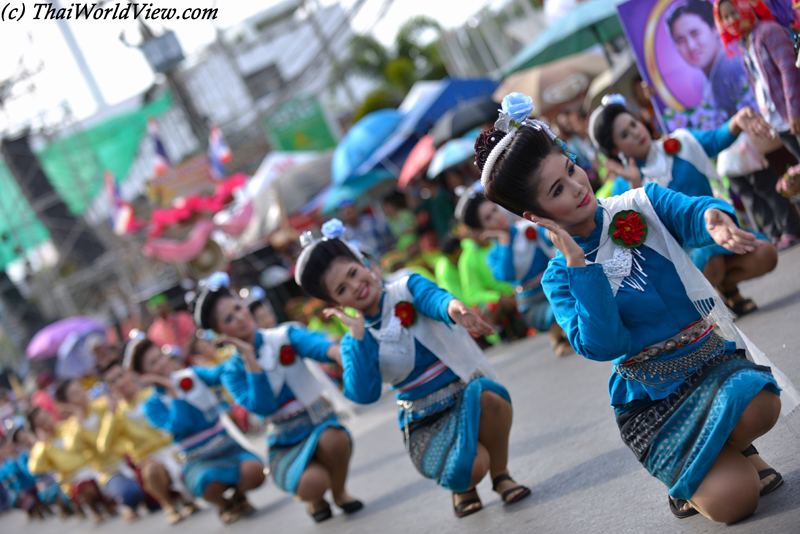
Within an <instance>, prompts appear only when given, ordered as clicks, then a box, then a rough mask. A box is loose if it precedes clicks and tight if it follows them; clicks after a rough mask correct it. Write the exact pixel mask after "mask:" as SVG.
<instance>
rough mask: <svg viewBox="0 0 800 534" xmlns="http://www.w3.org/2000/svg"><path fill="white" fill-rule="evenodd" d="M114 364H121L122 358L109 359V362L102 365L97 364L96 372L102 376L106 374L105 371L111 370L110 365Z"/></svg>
mask: <svg viewBox="0 0 800 534" xmlns="http://www.w3.org/2000/svg"><path fill="white" fill-rule="evenodd" d="M115 365H119V366H122V359H119V358H117V359H115V360H113V361H111V362H110V363H108V364H106V365H103V366H102V367H100V366H98V367H97V372H98V374H99V375H100V376H101V377H103V376H105V374H106V373H107V372H109V371H110V370H111V368H112V367H114V366H115Z"/></svg>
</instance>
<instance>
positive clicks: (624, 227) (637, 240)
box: [608, 210, 647, 248]
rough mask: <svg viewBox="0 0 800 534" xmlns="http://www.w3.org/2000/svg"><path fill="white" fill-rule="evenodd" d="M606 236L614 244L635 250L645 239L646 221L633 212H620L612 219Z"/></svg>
mask: <svg viewBox="0 0 800 534" xmlns="http://www.w3.org/2000/svg"><path fill="white" fill-rule="evenodd" d="M611 220H612V222H611V225H610V226H609V228H608V234H609V236H611V239H612V240H613V241H614V243H615V244H617V245H619V246H621V247H626V248H636V247H638V246H639V245H641V244H642V243H644V240H645V239H646V238H647V221H645V220H644V217H642V216H641V214H639V212H636V211H634V210H626V211H620V212H619V213H617V214H616V215H614V217H612V219H611Z"/></svg>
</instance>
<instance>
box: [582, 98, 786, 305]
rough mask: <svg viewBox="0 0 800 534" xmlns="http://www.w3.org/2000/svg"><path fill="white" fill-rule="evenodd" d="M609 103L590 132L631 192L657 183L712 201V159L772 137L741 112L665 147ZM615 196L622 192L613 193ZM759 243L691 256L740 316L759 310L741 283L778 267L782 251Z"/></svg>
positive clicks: (619, 105) (619, 104)
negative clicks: (740, 140) (744, 137)
mask: <svg viewBox="0 0 800 534" xmlns="http://www.w3.org/2000/svg"><path fill="white" fill-rule="evenodd" d="M605 102H606V103H605V105H603V106H601V107H599V108H597V109H596V110H595V111H594V112H593V113H592V117H591V119H590V121H589V132H590V133H591V134H592V139H593V140H594V142H595V144H597V145H598V147H599V148H600V150H601V151H602V152H603V153H604V154H605V155H606V156H607V157H608V160H607V161H606V165H607V166H608V169H609V171H610V172H611V173H614V174H617V175H619V176H622V177H623V178H624V179H625V180H627V181H628V182H629V184H630V187H631V188H633V189H636V188H639V187H641V186H642V185H644V184H648V183H657V184H658V185H660V186H662V187H668V188H669V189H671V190H673V191H677V192H679V193H683V194H685V195H689V196H692V197H712V196H713V192H712V190H711V184H710V182H709V178H716V177H717V172H716V169H715V168H714V165H713V164H712V162H711V161H710V158H713V157H716V156H717V154H719V153H720V152H722V151H723V150H724V149H726V148H728V147H729V146H730V145H731V144H733V142H734V141H735V140H736V138H737V136H738V135H739V134H740V133H741V132H742V131H743V130H747V131H748V133H750V134H751V135H757V136H761V137H767V138H769V136H770V133H769V125H768V124H767V123H766V122H765V121H764V119H762V118H761V117H760V116H759V115H758V114H757V113H756V112H754V111H753V110H752V109H750V108H743V109H742V110H740V111H739V112H737V113H736V114H735V115H734V116H733V117H731V118H730V119H729V120H728V121H727V122H725V123H724V124H723V125H722V126H720V127H719V128H717V129H716V130H711V131H709V132H700V131H696V130H684V129H678V130H675V131H674V132H672V134H671V135H670V139H669V140H667V141H665V140H659V141H653V140H652V139H651V137H650V133H649V132H648V130H647V128H645V126H644V124H642V123H641V122H640V121H639V120H638V119H636V118H635V116H634V115H633V114H631V113H630V111H628V109H627V108H626V107H625V99H624V98H622V97H621V96H620V95H612V96H611V97H610V98H608V99H606V100H605ZM676 141H677V142H676ZM675 148H677V151H676V152H674V153H673V150H674V149H675ZM668 152H669V153H668ZM623 155H624V156H628V157H629V158H630V160H629V161H628V166H627V167H623V165H622V162H621V160H620V157H621V156H623ZM615 185H616V184H615ZM615 191H620V189H619V188H616V187H615ZM758 238H759V239H762V240H763V241H765V242H766V243H765V244H764V246H760V247H758V248H756V249H755V250H754V251H751V252H748V253H746V254H734V253H733V252H731V251H730V250H728V249H726V248H725V247H722V246H719V245H717V244H713V243H712V244H710V245H708V246H705V247H694V250H692V251H691V257H692V261H693V262H694V264H695V265H696V266H697V268H698V269H700V270H701V271H702V272H703V274H704V275H705V276H706V278H708V280H709V282H711V284H712V285H714V286H715V287H716V288H717V289H719V291H720V293H722V295H723V296H724V297H725V299H726V302H727V304H728V306H730V308H731V309H732V310H733V311H734V312H735V313H736V314H737V315H746V314H748V313H751V312H753V311H755V310H756V309H758V306H757V305H756V304H755V303H754V302H753V301H752V300H751V299H746V298H744V297H743V296H742V295H741V294H740V293H739V288H738V285H739V283H741V282H743V281H745V280H750V279H752V278H757V277H759V276H762V275H764V274H766V273H768V272H770V271H772V270H773V269H774V268H775V266H776V265H777V263H778V249H777V248H775V246H774V245H772V243H769V239H768V238H767V237H766V236H764V235H758Z"/></svg>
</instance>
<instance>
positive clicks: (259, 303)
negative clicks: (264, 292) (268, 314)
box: [247, 299, 264, 313]
mask: <svg viewBox="0 0 800 534" xmlns="http://www.w3.org/2000/svg"><path fill="white" fill-rule="evenodd" d="M263 307H264V303H263V302H262V301H261V299H256V300H254V301H253V302H251V303H250V304H248V305H247V309H248V310H250V313H252V312H254V311H256V310H257V309H258V308H263Z"/></svg>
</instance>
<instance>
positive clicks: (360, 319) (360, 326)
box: [322, 308, 367, 341]
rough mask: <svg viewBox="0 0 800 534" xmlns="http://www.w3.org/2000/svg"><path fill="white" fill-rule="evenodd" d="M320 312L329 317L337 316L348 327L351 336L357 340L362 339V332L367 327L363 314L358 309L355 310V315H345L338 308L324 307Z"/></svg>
mask: <svg viewBox="0 0 800 534" xmlns="http://www.w3.org/2000/svg"><path fill="white" fill-rule="evenodd" d="M322 313H323V314H324V315H325V317H327V318H329V319H330V318H331V317H338V318H339V320H340V321H342V322H343V323H344V324H345V325H347V327H348V328H349V329H350V335H351V336H353V337H354V338H356V339H357V340H359V341H361V340H362V339H364V334H365V333H366V332H367V328H366V326H364V325H365V322H364V314H363V313H361V312H360V311H358V310H356V316H355V317H351V316H349V315H347V314H346V313H345V312H344V310H340V309H339V308H325V309H324V310H322Z"/></svg>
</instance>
